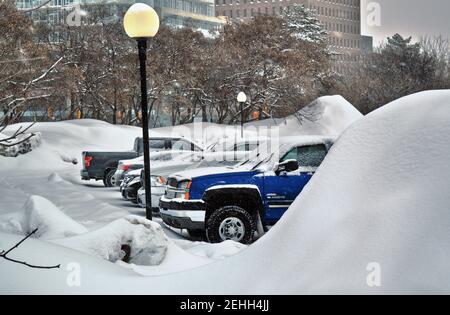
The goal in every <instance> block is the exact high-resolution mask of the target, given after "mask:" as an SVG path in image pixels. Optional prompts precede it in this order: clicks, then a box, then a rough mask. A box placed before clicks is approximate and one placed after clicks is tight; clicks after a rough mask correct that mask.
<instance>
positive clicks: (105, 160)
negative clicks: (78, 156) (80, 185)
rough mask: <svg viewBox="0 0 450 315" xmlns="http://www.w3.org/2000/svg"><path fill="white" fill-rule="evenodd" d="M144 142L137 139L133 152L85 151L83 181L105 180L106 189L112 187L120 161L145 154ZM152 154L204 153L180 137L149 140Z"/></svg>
mask: <svg viewBox="0 0 450 315" xmlns="http://www.w3.org/2000/svg"><path fill="white" fill-rule="evenodd" d="M143 145H144V142H143V140H142V138H136V139H135V141H134V146H133V149H132V150H131V151H119V152H104V151H100V152H95V151H83V152H82V161H83V168H82V169H81V171H80V174H81V179H82V180H90V179H95V180H103V183H104V184H105V186H106V187H112V186H114V185H115V183H114V174H115V171H116V169H117V165H118V162H119V161H120V160H125V159H131V158H135V157H138V156H140V155H142V154H143ZM149 147H150V151H151V152H160V151H172V150H181V151H202V150H203V149H202V148H201V147H200V146H198V145H197V144H195V143H194V142H192V141H189V140H187V139H184V138H180V137H151V138H150V139H149Z"/></svg>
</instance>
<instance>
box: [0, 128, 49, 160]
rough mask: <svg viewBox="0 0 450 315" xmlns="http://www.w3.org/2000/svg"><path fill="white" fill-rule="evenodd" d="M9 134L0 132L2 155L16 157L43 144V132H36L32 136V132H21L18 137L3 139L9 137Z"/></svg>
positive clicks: (0, 153)
mask: <svg viewBox="0 0 450 315" xmlns="http://www.w3.org/2000/svg"><path fill="white" fill-rule="evenodd" d="M7 138H8V136H6V135H4V134H0V155H3V156H8V157H16V156H18V155H19V154H26V153H28V152H30V151H32V150H33V149H35V148H37V147H38V146H39V145H40V144H41V141H42V139H41V134H40V133H39V132H37V133H34V135H33V136H31V137H30V134H21V135H18V136H17V137H16V138H14V139H11V140H7V141H2V139H7Z"/></svg>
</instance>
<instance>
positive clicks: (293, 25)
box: [282, 4, 328, 43]
mask: <svg viewBox="0 0 450 315" xmlns="http://www.w3.org/2000/svg"><path fill="white" fill-rule="evenodd" d="M282 17H283V19H284V21H285V22H284V23H285V26H286V27H287V28H288V29H289V30H290V31H291V36H293V37H295V38H298V39H302V40H305V41H308V42H313V43H322V42H325V40H326V38H327V35H328V33H327V32H326V31H325V30H324V27H323V25H322V23H321V22H320V21H319V19H318V18H317V15H316V13H315V11H313V10H310V9H308V8H306V7H305V6H304V5H298V4H295V5H294V6H293V7H291V8H290V9H287V8H285V9H284V10H283V14H282Z"/></svg>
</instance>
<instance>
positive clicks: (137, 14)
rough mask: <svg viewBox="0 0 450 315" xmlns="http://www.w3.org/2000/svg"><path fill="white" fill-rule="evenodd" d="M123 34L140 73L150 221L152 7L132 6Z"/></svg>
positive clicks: (155, 16) (155, 29)
mask: <svg viewBox="0 0 450 315" xmlns="http://www.w3.org/2000/svg"><path fill="white" fill-rule="evenodd" d="M123 26H124V28H125V32H126V33H127V35H128V36H129V37H131V38H134V39H136V40H137V44H138V52H139V66H140V72H141V107H142V140H143V143H144V146H143V147H144V185H145V216H146V218H147V219H148V220H151V219H152V192H151V180H150V145H149V136H148V103H147V73H146V59H147V39H148V38H150V37H154V36H155V35H156V33H157V32H158V29H159V17H158V14H157V13H156V11H155V10H153V8H152V7H150V6H148V5H146V4H144V3H135V4H133V5H132V6H131V7H130V8H129V9H128V11H127V12H126V13H125V16H124V18H123Z"/></svg>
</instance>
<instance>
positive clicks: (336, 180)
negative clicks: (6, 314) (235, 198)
mask: <svg viewBox="0 0 450 315" xmlns="http://www.w3.org/2000/svg"><path fill="white" fill-rule="evenodd" d="M323 116H325V115H323ZM449 121H450V91H430V92H424V93H419V94H416V95H412V96H409V97H406V98H403V99H400V100H398V101H395V102H393V103H391V104H388V105H386V106H385V107H383V108H381V109H379V110H377V111H375V112H373V113H371V114H370V115H368V116H366V117H363V118H361V119H359V120H358V121H357V122H355V123H353V124H352V125H351V126H350V127H349V128H348V129H346V130H345V132H344V133H343V134H342V136H341V137H340V138H339V139H338V141H337V142H336V143H335V145H334V146H333V148H332V149H331V151H330V153H329V155H328V156H327V158H326V159H325V161H324V163H323V164H322V166H321V167H320V168H319V171H318V173H317V174H316V175H315V176H314V177H313V179H312V180H311V181H310V183H309V184H308V185H307V187H306V188H305V190H304V192H303V193H302V194H301V195H300V196H299V197H298V198H297V200H296V202H295V203H294V204H293V205H292V206H291V208H290V209H289V210H288V212H287V213H286V214H285V215H284V216H283V218H282V220H281V221H280V222H279V223H277V224H276V225H275V226H274V227H273V228H272V229H271V230H270V231H269V232H268V233H267V234H266V235H265V236H263V237H262V238H261V239H260V240H258V241H257V242H256V243H254V244H253V245H251V246H249V247H248V248H245V247H244V246H240V245H238V244H236V243H232V242H225V243H222V244H216V245H211V244H205V243H201V242H191V241H188V240H183V239H180V236H179V235H177V234H170V231H169V230H167V229H166V230H163V231H165V232H164V233H163V234H160V232H161V227H160V226H157V224H149V225H148V226H147V227H143V228H141V231H139V232H132V233H131V232H130V230H129V229H128V226H129V224H133V223H132V222H135V221H136V220H138V221H139V219H138V217H137V216H134V217H133V216H132V217H130V216H129V215H130V214H134V215H139V213H138V212H139V211H140V210H139V209H138V210H136V209H135V208H129V209H128V208H127V207H125V206H121V205H120V204H119V203H121V202H122V201H119V199H118V201H112V199H113V198H112V193H114V191H113V190H109V189H105V188H100V187H99V186H100V185H96V184H91V185H90V186H91V187H88V186H87V185H86V183H82V182H81V181H80V180H79V179H78V177H77V170H78V168H79V166H75V165H73V164H69V163H66V162H61V161H58V158H55V157H52V160H51V161H50V163H53V165H52V164H50V165H46V167H44V168H40V167H39V163H45V159H44V160H40V161H39V160H35V159H36V158H41V157H44V158H45V157H49V156H51V155H52V153H51V152H50V149H51V150H53V152H54V151H57V150H61V151H62V152H58V153H59V154H68V155H72V154H74V156H79V152H77V148H76V145H80V143H81V142H83V141H86V140H83V141H81V140H79V141H80V142H75V141H74V140H72V141H74V142H73V143H72V144H70V141H71V139H70V138H69V144H66V143H63V142H62V143H61V142H60V143H58V144H55V142H58V141H56V140H57V139H56V138H54V139H53V140H49V137H46V132H44V130H43V132H42V137H43V141H42V145H41V147H40V148H38V149H36V150H35V151H33V152H31V153H29V154H27V155H24V156H20V157H19V158H17V159H18V160H14V159H12V158H0V172H1V175H2V176H1V180H2V183H0V196H1V202H0V215H1V216H0V222H2V223H1V224H3V225H0V230H3V232H0V251H1V250H2V249H8V248H10V247H11V246H12V245H14V244H15V243H16V242H17V241H18V240H20V239H21V237H22V235H20V233H18V231H19V230H18V229H19V228H23V226H27V225H26V224H22V223H21V222H25V221H26V220H25V221H24V216H25V218H28V219H30V218H34V219H35V220H36V221H35V222H41V224H44V223H45V224H49V225H50V226H51V225H55V224H56V225H58V224H57V223H58V222H66V223H67V224H66V223H65V224H64V225H65V226H69V227H70V229H69V228H68V229H62V230H60V231H56V230H53V229H52V230H51V231H52V232H53V233H56V232H57V234H58V235H55V234H53V235H51V234H50V236H49V235H48V234H47V235H46V236H45V235H44V236H43V238H45V239H46V240H45V241H44V240H43V239H30V240H27V241H26V242H25V243H23V244H22V245H21V246H20V247H19V248H17V249H16V250H14V251H13V253H12V254H11V256H12V257H14V258H16V259H20V260H26V261H27V262H28V263H34V264H39V265H53V264H61V268H60V269H51V270H36V269H31V268H27V267H24V266H22V265H18V264H14V263H10V262H7V261H5V260H3V259H0V278H1V279H2V281H1V283H0V293H15V292H22V293H23V292H26V293H69V294H77V293H138V294H139V293H141V294H147V293H152V294H173V293H176V294H198V293H201V294H247V293H248V294H280V293H287V294H289V293H297V294H298V293H364V294H383V293H450V271H449V268H448V264H449V261H450V242H449V240H450V212H449V211H448V210H449V206H450V194H448V190H449V187H450V163H448V156H449V155H450V146H449V143H450V124H449ZM84 123H86V124H92V127H93V128H96V127H95V126H96V125H97V122H94V121H87V122H84ZM54 124H55V125H56V124H63V123H54ZM66 124H72V125H74V128H79V129H80V130H79V132H83V131H82V130H84V132H86V131H87V130H88V129H89V128H86V129H84V128H82V127H81V126H77V123H76V122H69V123H66ZM42 125H43V126H44V127H45V128H55V132H57V131H58V130H59V131H61V132H63V130H64V128H58V127H53V125H52V124H42ZM343 125H345V124H342V125H341V126H343ZM36 128H39V126H36ZM109 128H110V129H111V130H109V132H111V133H114V132H116V133H115V135H116V137H114V136H111V144H110V147H108V148H106V144H102V145H103V146H105V149H111V146H113V145H114V146H117V148H118V146H119V144H118V143H117V137H118V136H119V134H120V136H121V137H124V138H125V137H129V138H130V139H131V138H133V137H134V136H135V134H133V132H137V131H136V130H133V129H134V128H131V127H129V128H127V127H115V126H110V125H107V124H105V125H104V128H103V127H101V128H98V129H99V130H98V133H99V137H97V139H96V140H97V141H99V140H102V139H103V138H102V137H105V138H106V137H109V136H110V135H106V134H108V133H109V132H108V131H104V132H103V131H102V130H103V129H109ZM115 128H119V129H122V130H120V131H118V130H117V131H113V130H116V129H115ZM327 128H329V129H328V130H332V129H333V127H332V126H328V127H327ZM42 129H44V128H42ZM87 133H90V131H87ZM49 134H51V132H50V133H49ZM77 134H78V133H77ZM124 134H126V136H124ZM90 136H91V135H88V136H86V138H90ZM74 138H77V137H76V136H74ZM77 139H78V138H77ZM96 140H95V139H92V142H91V146H92V147H94V146H95V145H94V144H96V142H95V141H96ZM77 141H78V140H77ZM129 143H132V141H131V140H130V141H129ZM85 145H86V143H82V144H81V147H82V148H83V149H91V148H85V147H84V146H85ZM65 147H68V149H67V152H64V148H65ZM72 150H73V151H72ZM78 150H80V149H79V147H78ZM56 156H57V155H56ZM9 161H11V163H12V164H10V166H11V165H12V169H11V168H10V167H8V165H6V164H5V163H9ZM19 161H20V162H19ZM28 164H31V166H30V165H28ZM22 166H23V167H22ZM55 172H56V174H54V173H55ZM30 195H37V196H42V197H44V198H46V199H47V200H48V202H51V204H52V205H50V204H47V201H45V200H43V199H40V198H31V199H30ZM42 204H44V205H45V206H46V207H45V209H50V210H48V211H51V212H54V213H57V212H58V210H59V211H60V212H62V213H63V216H60V215H55V216H54V215H51V216H50V217H52V220H53V222H48V221H52V220H40V219H39V218H42V217H44V218H45V215H44V216H42V209H41V206H42ZM44 211H46V210H44ZM31 214H32V215H31ZM59 214H61V213H59ZM141 215H142V213H141ZM68 220H70V221H68ZM42 221H44V222H42ZM69 222H70V224H69ZM127 222H128V223H127ZM130 222H131V223H130ZM44 226H45V225H44ZM116 226H119V227H117V228H114V227H116ZM111 227H112V228H111ZM83 229H87V230H88V232H83ZM99 229H100V231H102V230H103V231H104V232H103V233H101V235H108V236H109V235H114V237H111V239H113V240H114V239H117V234H116V232H115V231H117V230H121V231H123V233H122V234H120V235H121V237H122V236H123V235H127V237H128V238H136V242H135V243H136V244H140V242H141V241H142V242H149V241H151V240H152V239H153V238H152V237H149V235H154V238H156V239H157V240H159V241H158V244H157V245H154V248H157V249H158V252H157V254H158V255H162V256H164V258H163V260H162V263H161V264H160V265H156V266H155V265H152V264H154V263H155V262H152V261H150V262H149V261H147V260H145V263H144V264H145V265H146V266H142V265H137V264H125V263H123V262H121V261H119V262H116V263H115V264H113V263H111V262H109V261H107V260H112V261H114V260H115V259H110V258H107V259H103V258H99V255H98V252H95V253H93V252H92V249H94V250H98V249H99V248H100V249H101V248H104V247H103V245H104V244H105V243H102V246H97V245H96V242H91V241H90V240H93V239H99V238H101V237H99V236H98V234H95V233H96V231H97V233H98V230H99ZM44 231H45V229H44ZM12 232H13V233H18V234H12ZM23 232H24V231H23V230H22V234H23ZM113 232H114V233H113ZM79 233H81V234H79ZM111 233H113V234H111ZM129 233H131V234H129ZM134 233H137V234H134ZM77 234H79V236H77ZM164 236H165V237H166V238H164ZM55 238H57V239H55ZM61 238H62V239H63V241H61ZM77 238H79V239H84V240H83V241H79V240H78V241H77ZM74 240H75V241H74ZM121 241H123V240H121ZM153 241H154V240H153ZM111 243H114V244H107V245H105V246H106V248H107V249H110V248H115V246H116V247H117V242H111ZM119 243H120V241H119ZM74 244H75V245H74ZM80 244H81V245H80ZM90 245H92V247H90ZM74 248H75V249H74ZM103 253H104V251H103ZM114 253H117V251H114ZM135 254H136V255H140V254H143V255H144V256H145V255H146V253H142V252H141V251H140V247H139V246H137V247H136V252H135ZM136 255H133V257H137V260H136V261H137V262H141V260H140V259H141V258H139V257H138V256H136ZM107 256H108V255H107ZM108 257H110V256H108ZM224 258H226V259H224ZM137 274H141V275H143V276H138V275H137ZM74 279H75V280H77V281H75V280H74ZM78 280H79V281H78Z"/></svg>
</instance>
